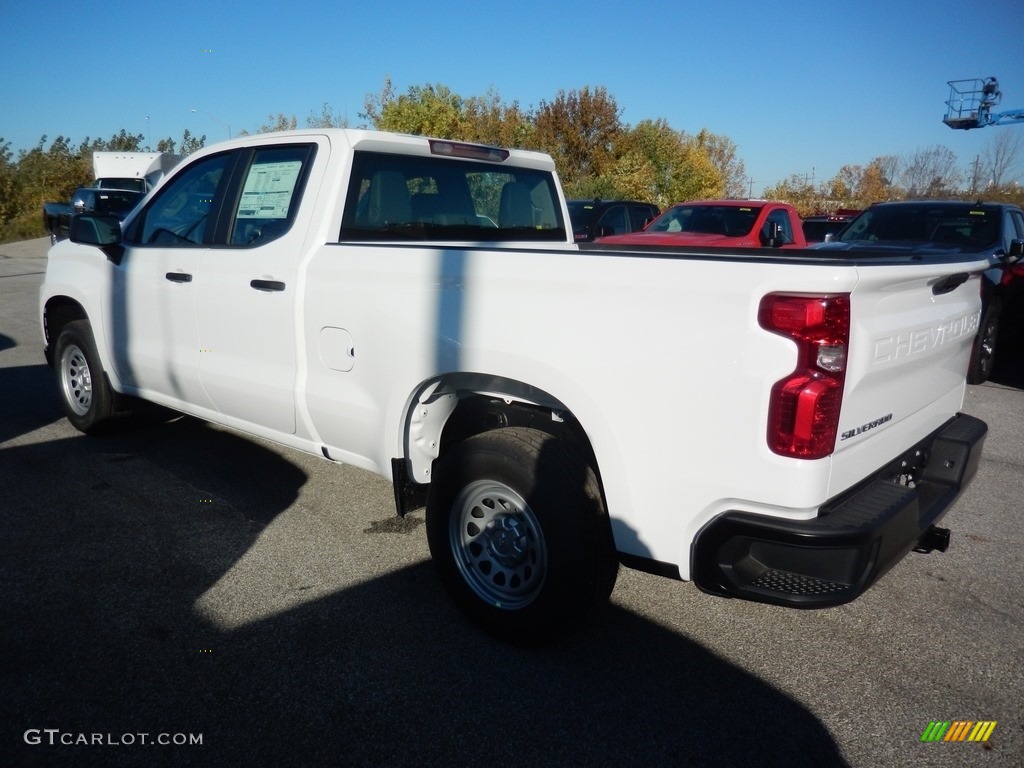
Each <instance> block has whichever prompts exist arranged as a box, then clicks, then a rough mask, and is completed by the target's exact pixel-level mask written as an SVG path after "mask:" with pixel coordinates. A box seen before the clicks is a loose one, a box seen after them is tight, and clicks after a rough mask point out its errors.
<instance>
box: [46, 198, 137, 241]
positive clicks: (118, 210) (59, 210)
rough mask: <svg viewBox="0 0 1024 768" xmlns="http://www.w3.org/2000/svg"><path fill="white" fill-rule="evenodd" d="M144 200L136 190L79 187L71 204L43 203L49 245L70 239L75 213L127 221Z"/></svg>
mask: <svg viewBox="0 0 1024 768" xmlns="http://www.w3.org/2000/svg"><path fill="white" fill-rule="evenodd" d="M144 196H145V194H144V193H143V192H142V191H140V190H133V189H96V188H93V187H79V188H78V189H76V190H75V194H73V195H72V196H71V202H70V203H43V226H45V227H46V231H47V232H49V233H50V243H51V244H52V243H56V242H57V241H58V240H63V239H65V238H66V237H67V236H68V229H69V227H70V226H71V217H72V216H74V215H75V214H76V213H109V214H112V215H114V216H117V217H118V218H119V219H124V217H125V216H127V215H128V214H129V212H131V210H132V209H133V208H134V207H135V206H136V205H138V203H139V201H140V200H141V199H142V198H143V197H144Z"/></svg>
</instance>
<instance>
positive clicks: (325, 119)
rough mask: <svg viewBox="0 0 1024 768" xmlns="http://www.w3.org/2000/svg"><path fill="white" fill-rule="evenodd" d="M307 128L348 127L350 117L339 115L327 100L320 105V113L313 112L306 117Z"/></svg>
mask: <svg viewBox="0 0 1024 768" xmlns="http://www.w3.org/2000/svg"><path fill="white" fill-rule="evenodd" d="M306 127H307V128H348V118H347V117H345V116H344V115H339V114H337V113H336V112H335V111H334V108H333V107H331V105H330V104H328V103H327V102H326V101H325V102H324V103H323V104H322V105H321V107H320V114H319V115H314V114H313V113H312V112H310V113H309V115H308V116H307V117H306Z"/></svg>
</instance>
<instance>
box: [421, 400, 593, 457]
mask: <svg viewBox="0 0 1024 768" xmlns="http://www.w3.org/2000/svg"><path fill="white" fill-rule="evenodd" d="M502 427H529V428H531V429H537V430H540V431H541V432H546V433H548V434H550V435H552V436H553V437H557V438H560V439H563V440H570V441H572V442H573V443H575V444H576V445H577V447H579V448H580V449H581V450H582V451H583V452H584V455H585V456H586V458H587V460H588V461H589V462H590V463H591V464H593V463H594V454H593V449H592V448H591V447H590V441H589V440H588V439H587V436H586V433H585V432H584V431H583V427H582V426H581V425H580V423H579V422H578V421H577V420H576V419H575V418H574V417H573V416H572V415H571V414H569V413H568V412H564V411H559V410H557V409H553V408H550V407H545V406H542V405H536V404H533V403H524V402H521V401H518V400H513V399H511V398H503V397H499V396H495V395H486V394H479V393H473V394H470V395H466V396H462V397H460V398H459V402H458V405H457V406H456V407H455V410H454V411H453V412H452V414H451V416H449V417H448V421H447V422H445V425H444V429H443V430H442V432H441V449H440V453H444V452H445V451H446V450H448V448H450V447H451V446H452V445H454V444H455V443H458V442H461V441H462V440H465V439H466V438H468V437H472V436H473V435H478V434H480V433H481V432H489V431H490V430H492V429H501V428H502Z"/></svg>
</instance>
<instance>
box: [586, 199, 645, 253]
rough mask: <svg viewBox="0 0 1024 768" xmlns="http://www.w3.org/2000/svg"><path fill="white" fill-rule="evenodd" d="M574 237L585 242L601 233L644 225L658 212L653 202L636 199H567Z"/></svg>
mask: <svg viewBox="0 0 1024 768" xmlns="http://www.w3.org/2000/svg"><path fill="white" fill-rule="evenodd" d="M566 202H567V203H568V204H569V218H570V219H571V220H572V234H573V239H574V240H575V241H576V242H577V243H584V242H589V241H591V240H593V239H594V238H597V237H601V236H602V235H622V234H625V233H627V232H636V231H637V230H640V229H643V228H644V227H645V226H646V225H647V224H648V223H650V222H651V221H652V220H653V219H654V218H655V217H656V216H657V215H658V213H659V210H658V206H656V205H654V204H653V203H641V202H639V201H637V200H601V199H595V200H567V201H566Z"/></svg>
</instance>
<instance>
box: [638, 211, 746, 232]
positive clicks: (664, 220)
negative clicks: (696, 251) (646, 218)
mask: <svg viewBox="0 0 1024 768" xmlns="http://www.w3.org/2000/svg"><path fill="white" fill-rule="evenodd" d="M760 212H761V206H751V205H743V206H740V205H675V206H672V207H671V208H669V209H668V210H667V211H665V212H664V213H663V214H661V216H659V217H658V218H656V219H655V220H654V221H652V222H651V225H650V226H649V227H647V231H648V232H696V233H701V234H708V235H726V236H728V237H743V236H744V235H749V234H750V232H751V231H752V230H753V229H754V224H755V223H756V222H757V216H758V214H759V213H760Z"/></svg>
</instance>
